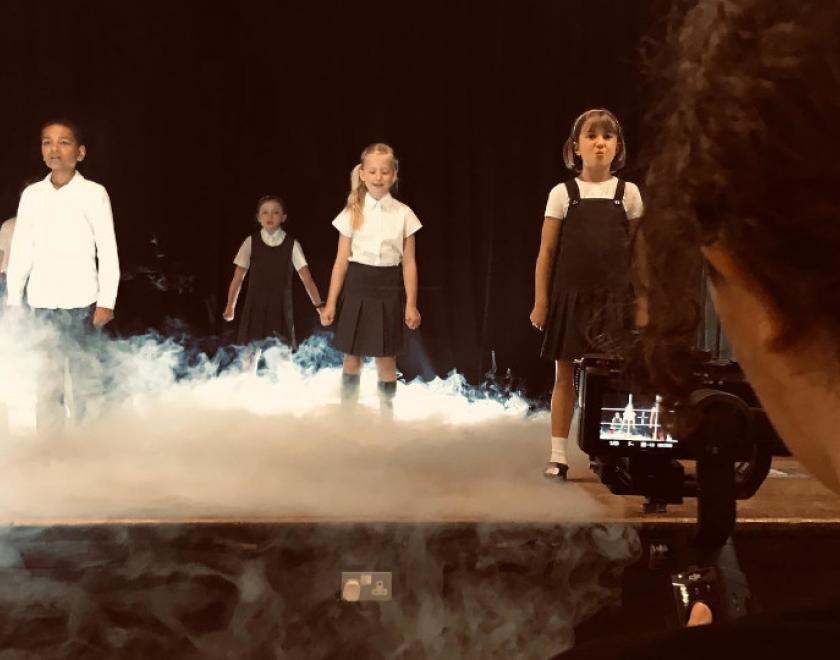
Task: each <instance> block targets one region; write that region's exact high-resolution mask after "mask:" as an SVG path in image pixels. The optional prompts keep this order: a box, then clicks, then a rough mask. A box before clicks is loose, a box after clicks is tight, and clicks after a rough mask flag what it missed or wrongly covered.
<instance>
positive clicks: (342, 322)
mask: <svg viewBox="0 0 840 660" xmlns="http://www.w3.org/2000/svg"><path fill="white" fill-rule="evenodd" d="M398 169H399V162H398V161H397V158H396V156H395V155H394V150H393V149H392V148H391V147H390V146H388V145H387V144H383V143H376V144H372V145H370V146H368V147H366V148H365V150H364V151H363V152H362V155H361V158H360V160H359V163H358V164H357V165H356V166H355V167H354V168H353V170H352V171H351V173H350V194H349V195H348V197H347V204H346V205H345V207H344V209H343V210H342V211H341V213H339V214H338V216H337V217H336V218H335V220H333V223H332V224H333V226H334V227H335V228H336V229H337V230H338V233H339V236H338V250H337V253H336V258H335V265H334V266H333V270H332V277H331V278H330V290H329V295H328V296H327V303H326V305H325V306H324V307H323V309H322V310H321V323H322V324H323V325H330V324H332V323H333V321H335V339H334V341H333V343H334V345H335V347H336V348H337V349H338V350H339V351H341V352H342V353H344V354H345V355H344V368H343V373H342V400H343V401H345V402H352V401H355V400H356V399H357V398H358V391H359V374H360V372H361V368H362V359H363V358H365V357H373V358H374V359H375V361H376V369H377V373H378V376H379V384H378V390H379V397H380V405H381V407H382V409H383V411H384V412H386V413H389V412H390V411H391V409H392V402H393V398H394V395H395V394H396V387H397V383H396V380H397V375H396V356H397V354H398V353H399V352H400V349H401V348H402V345H403V328H402V326H403V323H404V324H405V325H406V326H407V327H408V328H409V329H411V330H414V329H416V328H417V327H419V325H420V312H419V311H418V310H417V262H416V261H415V247H414V234H415V233H416V232H417V230H418V229H420V227H421V224H420V221H419V220H418V219H417V216H416V215H415V214H414V212H413V211H412V210H411V209H410V208H409V207H408V206H406V205H405V204H403V203H402V202H400V201H398V200H396V199H394V198H393V197H392V196H391V188H392V187H393V186H394V184H395V183H396V181H397V172H398Z"/></svg>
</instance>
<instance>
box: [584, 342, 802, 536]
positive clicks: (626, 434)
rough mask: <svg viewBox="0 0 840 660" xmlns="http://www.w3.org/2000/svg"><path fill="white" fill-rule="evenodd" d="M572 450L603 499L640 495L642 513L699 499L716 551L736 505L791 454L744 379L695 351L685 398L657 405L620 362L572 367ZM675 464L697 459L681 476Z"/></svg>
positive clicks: (598, 358) (589, 358) (703, 530)
mask: <svg viewBox="0 0 840 660" xmlns="http://www.w3.org/2000/svg"><path fill="white" fill-rule="evenodd" d="M578 367H579V368H578V376H579V382H578V407H579V410H580V421H579V428H578V438H577V442H578V445H579V446H580V448H581V449H582V450H583V451H584V452H585V453H586V454H588V455H589V457H590V461H591V465H592V468H593V470H594V471H595V472H596V474H598V476H599V477H600V479H601V481H602V482H603V483H604V485H606V486H607V487H608V488H609V489H610V491H612V492H613V493H615V494H619V495H643V496H645V497H646V498H647V502H646V505H645V510H647V511H656V510H663V509H664V507H665V505H667V504H679V503H681V502H682V501H683V498H684V497H696V498H697V499H698V523H699V527H700V532H699V533H698V534H699V535H700V536H701V537H702V536H703V535H705V537H706V541H707V542H708V543H711V544H719V543H722V542H723V541H725V539H726V538H727V536H728V532H731V529H732V527H733V526H734V522H735V500H736V499H746V498H748V497H751V496H752V495H753V494H755V492H756V490H757V489H758V487H759V486H760V485H761V483H762V482H763V481H764V479H765V478H766V476H767V474H768V473H769V470H770V463H771V460H772V457H773V456H787V455H790V454H789V452H788V450H787V448H786V447H785V446H784V444H783V443H782V441H781V439H780V438H779V436H778V435H777V434H776V432H775V431H774V429H773V428H772V426H771V425H770V423H769V421H768V420H767V416H766V415H765V413H764V411H763V410H762V408H761V406H760V404H759V402H758V399H757V398H756V396H755V393H754V392H753V390H752V388H751V387H750V385H749V384H748V383H747V382H746V379H745V378H744V375H743V372H742V371H741V369H740V367H739V366H738V364H737V363H735V362H733V361H730V360H708V359H706V355H705V354H702V353H698V357H697V360H696V364H695V365H693V368H692V374H693V376H692V377H693V381H694V383H693V387H692V389H691V392H690V393H689V394H688V395H686V396H685V397H683V398H681V399H679V400H677V401H669V403H667V404H666V403H665V401H666V400H665V399H664V398H663V397H661V396H659V395H658V394H657V393H656V392H645V391H638V390H637V389H635V388H634V387H633V386H632V385H631V384H630V383H628V380H627V378H626V377H625V374H624V363H623V359H622V358H620V357H614V356H609V355H602V354H590V355H586V356H584V357H583V358H582V359H580V360H579V361H578ZM681 461H696V462H697V466H696V470H695V471H694V472H692V473H687V472H686V470H685V466H684V464H683V463H682V462H681Z"/></svg>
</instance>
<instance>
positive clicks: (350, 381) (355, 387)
mask: <svg viewBox="0 0 840 660" xmlns="http://www.w3.org/2000/svg"><path fill="white" fill-rule="evenodd" d="M358 400H359V374H346V373H344V372H342V374H341V403H344V404H348V405H350V404H353V403H356V401H358Z"/></svg>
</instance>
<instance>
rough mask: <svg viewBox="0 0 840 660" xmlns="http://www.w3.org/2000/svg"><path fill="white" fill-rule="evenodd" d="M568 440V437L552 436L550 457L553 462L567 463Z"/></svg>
mask: <svg viewBox="0 0 840 660" xmlns="http://www.w3.org/2000/svg"><path fill="white" fill-rule="evenodd" d="M567 442H568V440H567V439H566V438H558V437H557V436H554V435H553V436H551V458H550V459H549V460H550V461H551V462H552V463H563V464H564V465H567V464H568V463H566V443H567Z"/></svg>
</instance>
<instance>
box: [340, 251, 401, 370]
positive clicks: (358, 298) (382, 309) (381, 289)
mask: <svg viewBox="0 0 840 660" xmlns="http://www.w3.org/2000/svg"><path fill="white" fill-rule="evenodd" d="M404 317H405V288H404V286H403V277H402V266H366V265H364V264H359V263H356V262H353V261H351V262H350V264H349V265H348V267H347V276H346V278H345V279H344V287H343V288H342V290H341V296H340V298H339V300H338V306H337V309H336V321H335V337H334V339H333V345H334V346H335V348H336V349H337V350H339V351H341V352H342V353H346V354H348V355H360V356H365V357H394V356H396V355H397V353H399V352H400V350H402V347H403V332H404V324H403V319H404Z"/></svg>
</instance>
